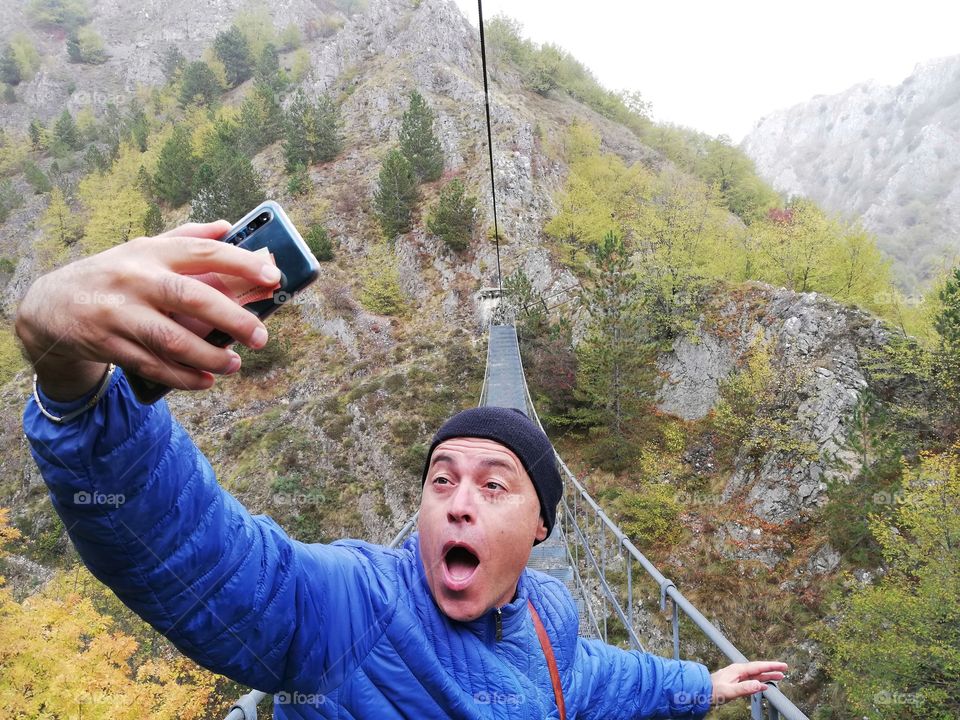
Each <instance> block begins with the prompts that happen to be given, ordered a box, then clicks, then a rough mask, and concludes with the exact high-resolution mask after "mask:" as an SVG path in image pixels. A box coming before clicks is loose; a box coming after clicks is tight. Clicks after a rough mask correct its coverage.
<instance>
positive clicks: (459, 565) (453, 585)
mask: <svg viewBox="0 0 960 720" xmlns="http://www.w3.org/2000/svg"><path fill="white" fill-rule="evenodd" d="M479 566H480V558H478V557H477V555H476V553H474V552H473V551H472V550H470V549H469V548H468V547H465V546H464V545H459V544H452V543H451V544H450V546H449V547H448V548H446V551H445V552H444V554H443V567H444V571H445V572H444V574H445V575H446V580H447V585H449V586H450V589H451V590H462V589H463V588H465V587H466V586H467V585H468V584H469V582H470V580H471V578H472V577H473V575H474V573H476V572H477V568H478V567H479Z"/></svg>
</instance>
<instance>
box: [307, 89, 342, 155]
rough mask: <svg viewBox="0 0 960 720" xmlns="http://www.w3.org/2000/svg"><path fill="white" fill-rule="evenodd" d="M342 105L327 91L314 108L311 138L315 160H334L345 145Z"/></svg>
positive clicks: (312, 153)
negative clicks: (341, 113) (341, 130)
mask: <svg viewBox="0 0 960 720" xmlns="http://www.w3.org/2000/svg"><path fill="white" fill-rule="evenodd" d="M342 124H343V122H342V120H341V118H340V107H339V106H338V105H337V104H336V103H335V102H334V100H333V98H331V97H330V95H328V94H327V93H324V94H323V95H321V96H320V97H319V98H318V100H317V104H316V105H315V106H314V108H313V127H312V128H311V129H312V131H313V133H312V137H311V138H310V144H311V155H312V157H313V160H314V162H329V161H330V160H333V159H334V158H335V157H336V156H337V155H338V154H339V153H340V150H341V148H342V147H343V138H342V137H341V134H340V128H341V126H342Z"/></svg>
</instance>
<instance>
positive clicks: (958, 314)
mask: <svg viewBox="0 0 960 720" xmlns="http://www.w3.org/2000/svg"><path fill="white" fill-rule="evenodd" d="M937 295H938V297H939V299H940V311H939V312H938V313H937V316H936V317H935V318H934V321H933V324H934V329H935V330H936V331H937V334H938V335H940V338H941V340H942V341H943V343H944V344H946V345H949V346H952V347H956V348H958V349H960V267H958V268H954V270H953V272H952V273H951V274H950V276H949V277H948V278H947V281H946V282H945V283H944V284H943V286H942V287H941V288H940V290H939V291H938V293H937Z"/></svg>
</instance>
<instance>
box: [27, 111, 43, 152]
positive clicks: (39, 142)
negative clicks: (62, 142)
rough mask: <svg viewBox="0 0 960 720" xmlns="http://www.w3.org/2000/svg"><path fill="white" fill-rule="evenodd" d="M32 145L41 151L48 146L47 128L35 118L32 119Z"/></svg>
mask: <svg viewBox="0 0 960 720" xmlns="http://www.w3.org/2000/svg"><path fill="white" fill-rule="evenodd" d="M29 133H30V147H31V148H32V149H33V150H35V151H37V152H40V151H41V150H43V149H44V148H46V147H47V129H46V128H45V127H44V126H43V123H42V122H40V121H39V120H37V119H36V118H34V119H33V120H31V121H30V128H29Z"/></svg>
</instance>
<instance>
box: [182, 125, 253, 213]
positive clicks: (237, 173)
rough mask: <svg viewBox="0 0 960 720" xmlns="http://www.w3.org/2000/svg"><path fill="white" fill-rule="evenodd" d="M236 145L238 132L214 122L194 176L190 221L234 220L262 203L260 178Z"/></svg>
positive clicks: (238, 138) (233, 128)
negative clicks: (211, 134) (211, 133)
mask: <svg viewBox="0 0 960 720" xmlns="http://www.w3.org/2000/svg"><path fill="white" fill-rule="evenodd" d="M239 141H240V132H239V129H238V128H237V126H236V125H235V124H234V123H232V122H230V121H227V120H221V121H219V122H217V124H216V126H215V127H214V133H213V137H211V139H210V141H209V143H208V145H207V147H206V148H204V150H203V152H202V154H201V158H200V166H199V167H198V168H197V172H196V175H195V176H194V188H193V199H192V201H191V205H190V218H191V219H192V220H195V221H197V222H210V221H212V220H216V219H218V218H230V219H231V220H236V219H239V218H241V217H243V216H244V215H245V214H246V213H247V212H248V211H249V210H250V209H251V208H253V207H256V206H257V205H258V204H259V203H261V202H262V201H263V200H264V199H265V195H264V191H263V186H262V183H261V180H260V176H259V175H258V173H257V172H256V171H255V170H254V168H253V164H252V163H251V162H250V158H249V156H248V155H246V154H245V153H244V152H243V151H242V149H241V148H240V142H239Z"/></svg>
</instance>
